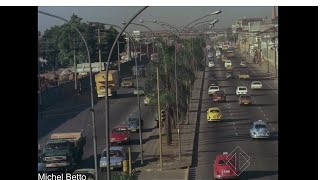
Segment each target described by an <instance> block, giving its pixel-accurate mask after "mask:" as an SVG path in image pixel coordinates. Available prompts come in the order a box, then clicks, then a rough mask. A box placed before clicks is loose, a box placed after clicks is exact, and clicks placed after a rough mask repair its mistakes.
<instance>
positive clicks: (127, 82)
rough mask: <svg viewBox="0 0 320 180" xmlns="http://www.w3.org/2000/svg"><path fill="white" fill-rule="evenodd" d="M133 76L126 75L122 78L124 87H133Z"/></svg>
mask: <svg viewBox="0 0 320 180" xmlns="http://www.w3.org/2000/svg"><path fill="white" fill-rule="evenodd" d="M133 81H134V79H133V77H125V78H123V79H122V80H121V87H122V88H131V87H133V84H134V83H133Z"/></svg>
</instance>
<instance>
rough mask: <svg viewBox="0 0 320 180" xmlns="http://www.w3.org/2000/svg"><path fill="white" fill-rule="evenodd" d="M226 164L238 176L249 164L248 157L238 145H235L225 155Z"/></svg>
mask: <svg viewBox="0 0 320 180" xmlns="http://www.w3.org/2000/svg"><path fill="white" fill-rule="evenodd" d="M227 160H228V161H227V162H226V164H227V166H228V167H229V168H230V169H231V170H232V171H233V172H234V173H235V174H236V175H237V176H239V175H240V174H241V173H242V172H243V171H244V170H246V169H247V168H248V167H249V166H250V162H249V160H250V157H249V156H248V154H247V153H245V152H244V151H243V150H242V149H241V148H240V147H239V146H237V147H236V148H235V149H233V151H232V152H231V153H229V154H228V156H227Z"/></svg>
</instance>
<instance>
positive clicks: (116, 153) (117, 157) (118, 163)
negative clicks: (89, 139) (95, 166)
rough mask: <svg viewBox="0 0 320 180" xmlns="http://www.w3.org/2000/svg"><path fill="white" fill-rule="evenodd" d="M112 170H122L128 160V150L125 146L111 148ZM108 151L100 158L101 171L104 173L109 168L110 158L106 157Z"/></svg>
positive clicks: (103, 152)
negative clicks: (123, 163)
mask: <svg viewBox="0 0 320 180" xmlns="http://www.w3.org/2000/svg"><path fill="white" fill-rule="evenodd" d="M109 153H110V170H114V169H119V168H122V162H123V161H124V160H127V153H126V148H125V147H123V146H111V147H110V151H109ZM106 154H107V153H106V149H104V150H103V151H102V155H101V158H100V170H101V171H104V170H105V169H106V168H107V167H108V162H107V161H108V158H107V156H106Z"/></svg>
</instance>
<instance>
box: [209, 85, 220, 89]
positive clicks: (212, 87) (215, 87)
mask: <svg viewBox="0 0 320 180" xmlns="http://www.w3.org/2000/svg"><path fill="white" fill-rule="evenodd" d="M209 89H219V88H218V87H217V86H210V87H209Z"/></svg>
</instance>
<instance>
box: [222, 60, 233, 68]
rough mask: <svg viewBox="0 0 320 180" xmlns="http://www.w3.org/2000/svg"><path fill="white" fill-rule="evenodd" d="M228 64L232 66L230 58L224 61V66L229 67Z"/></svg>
mask: <svg viewBox="0 0 320 180" xmlns="http://www.w3.org/2000/svg"><path fill="white" fill-rule="evenodd" d="M228 66H232V63H231V61H230V60H226V61H225V62H224V67H225V68H226V67H228Z"/></svg>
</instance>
